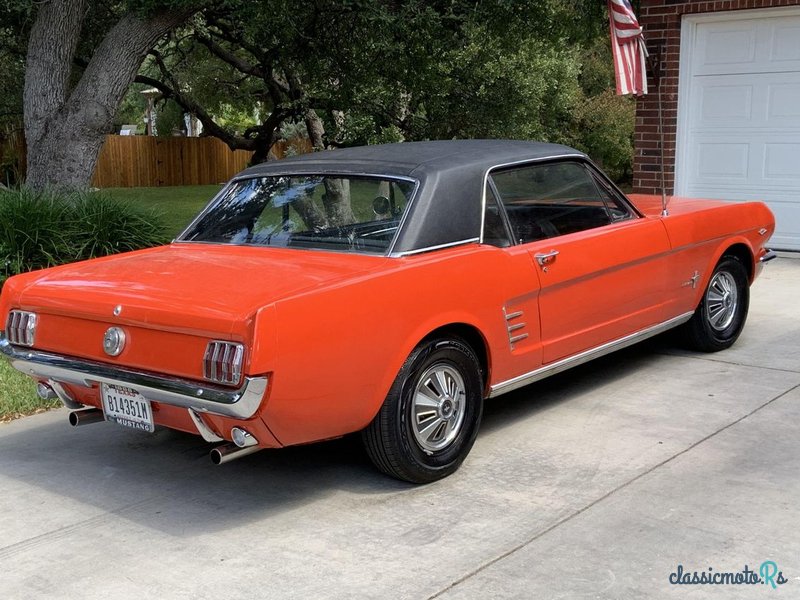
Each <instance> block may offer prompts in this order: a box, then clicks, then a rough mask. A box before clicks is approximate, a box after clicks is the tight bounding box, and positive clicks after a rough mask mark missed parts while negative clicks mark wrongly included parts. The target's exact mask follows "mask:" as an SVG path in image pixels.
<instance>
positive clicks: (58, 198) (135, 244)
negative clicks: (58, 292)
mask: <svg viewBox="0 0 800 600" xmlns="http://www.w3.org/2000/svg"><path fill="white" fill-rule="evenodd" d="M167 241H168V238H167V236H166V235H165V233H164V226H163V224H162V222H161V216H160V215H159V214H157V213H155V212H149V211H143V210H141V209H138V208H136V207H133V206H131V205H128V204H125V203H122V202H120V201H118V200H114V199H113V198H111V197H109V196H107V195H106V194H104V193H103V192H90V191H85V190H84V191H56V190H46V191H33V190H30V189H26V188H20V189H15V190H0V287H2V284H3V282H4V281H5V280H6V279H7V278H8V277H11V276H12V275H16V274H17V273H22V272H24V271H32V270H34V269H41V268H45V267H52V266H55V265H60V264H64V263H68V262H73V261H76V260H85V259H88V258H95V257H98V256H106V255H108V254H115V253H117V252H125V251H128V250H137V249H140V248H147V247H150V246H156V245H159V244H162V243H165V242H167Z"/></svg>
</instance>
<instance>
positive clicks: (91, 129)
mask: <svg viewBox="0 0 800 600" xmlns="http://www.w3.org/2000/svg"><path fill="white" fill-rule="evenodd" d="M110 6H111V8H110V9H109V5H106V4H101V3H99V2H98V3H97V4H96V5H95V3H92V2H89V0H59V1H58V2H56V1H52V0H51V1H47V2H42V3H39V4H38V10H37V12H36V15H35V20H34V22H33V26H32V28H31V31H30V35H29V38H28V46H27V57H26V67H25V85H24V94H23V99H24V125H25V137H26V140H27V144H28V177H27V183H28V185H29V186H31V187H33V188H42V187H44V186H46V185H66V186H85V185H88V184H89V182H90V180H91V177H92V174H93V173H94V168H95V165H96V163H97V157H98V155H99V153H100V148H101V146H102V143H103V139H104V135H105V134H106V133H108V130H109V127H110V125H111V123H112V122H113V118H114V114H115V112H116V110H117V107H118V106H119V103H120V101H121V100H122V98H123V96H124V94H125V92H126V91H127V90H128V88H129V86H130V85H131V82H132V81H133V79H134V77H135V76H136V73H137V71H138V70H139V68H140V66H141V64H142V61H143V59H144V57H145V55H146V53H147V52H148V51H149V50H150V49H151V48H152V47H153V46H154V45H155V44H156V42H157V41H158V40H159V39H160V38H161V37H163V36H164V35H165V34H166V33H167V32H169V31H170V30H172V29H173V28H175V27H176V26H178V25H179V24H181V23H183V22H184V21H185V20H186V19H187V18H188V17H189V16H190V15H191V14H193V13H194V12H196V11H197V10H198V9H199V8H200V5H193V4H190V3H188V2H183V1H177V0H176V1H173V2H166V3H152V4H151V3H147V2H129V3H127V4H122V3H114V4H112V5H110ZM79 49H80V50H82V51H83V52H85V53H86V57H81V56H80V53H79ZM76 63H80V64H81V66H82V67H83V68H82V69H81V70H76V69H75V65H76Z"/></svg>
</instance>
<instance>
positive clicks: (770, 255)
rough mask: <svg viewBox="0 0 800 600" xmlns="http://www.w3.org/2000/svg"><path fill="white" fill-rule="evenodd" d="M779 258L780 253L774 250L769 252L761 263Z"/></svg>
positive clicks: (760, 259)
mask: <svg viewBox="0 0 800 600" xmlns="http://www.w3.org/2000/svg"><path fill="white" fill-rule="evenodd" d="M776 258H778V253H777V252H775V251H774V250H767V251H766V252H765V253H764V254H763V255H762V256H761V257H760V258H759V259H758V261H759V262H762V263H765V262H769V261H771V260H775V259H776Z"/></svg>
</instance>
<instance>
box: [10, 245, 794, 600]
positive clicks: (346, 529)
mask: <svg viewBox="0 0 800 600" xmlns="http://www.w3.org/2000/svg"><path fill="white" fill-rule="evenodd" d="M198 440H199V438H195V437H193V436H189V435H183V434H178V433H173V432H169V431H158V432H156V433H155V434H153V435H148V434H141V433H136V432H130V431H127V430H124V429H122V428H119V427H117V426H114V425H111V424H106V423H102V424H97V425H93V426H87V427H83V428H78V429H72V428H70V427H69V425H68V424H67V414H66V411H64V410H58V411H53V412H50V413H47V414H42V415H38V416H34V417H30V418H27V419H22V420H19V421H16V422H13V423H11V424H8V425H3V426H0V490H2V493H0V597H3V598H10V599H16V598H60V599H61V598H76V599H77V598H103V599H106V598H115V599H116V598H159V599H160V598H166V599H169V598H278V599H284V598H377V599H381V600H384V599H389V598H415V599H416V598H419V599H425V598H434V597H435V598H443V599H447V600H450V599H455V598H620V599H633V598H661V597H665V598H666V597H670V598H684V597H685V598H705V597H708V598H726V599H729V598H754V597H765V598H766V597H784V598H797V597H800V477H798V471H799V470H800V258H788V257H786V258H782V259H781V260H777V261H775V262H773V263H771V264H770V265H769V267H768V268H767V270H766V272H765V273H764V275H763V276H762V278H761V279H760V280H759V281H758V282H757V283H756V285H755V286H754V288H753V294H752V307H751V313H750V319H749V322H748V325H747V327H746V328H745V331H744V333H743V335H742V337H741V338H740V340H739V342H738V344H737V345H736V346H735V347H734V348H733V349H731V350H729V351H727V352H723V353H719V354H713V355H699V354H691V353H686V352H683V351H680V350H676V349H675V348H674V347H673V346H672V345H671V344H670V342H669V340H665V339H656V340H653V341H651V342H649V343H646V344H644V345H639V346H637V347H634V348H631V349H628V350H626V351H623V352H620V353H617V354H614V355H612V356H609V357H606V358H604V359H601V360H599V361H596V362H594V363H592V364H589V365H585V366H583V367H580V368H578V369H575V370H573V371H571V372H567V373H564V374H562V375H560V376H557V377H555V378H552V379H550V380H548V381H544V382H541V383H539V384H535V385H532V386H529V387H527V388H524V389H522V390H519V391H517V392H515V393H513V394H509V395H507V396H504V397H501V398H498V399H497V400H493V401H490V402H489V403H488V406H487V410H486V417H485V422H484V426H483V429H482V431H481V434H480V435H479V437H478V441H477V443H476V444H475V448H474V449H473V451H472V454H471V455H470V457H469V458H468V459H467V461H466V463H465V464H464V466H463V468H462V469H461V470H460V471H459V472H458V473H456V474H455V475H454V476H452V477H450V478H448V479H446V480H445V481H442V482H439V483H436V484H433V485H430V486H426V487H413V486H409V485H405V484H402V483H399V482H396V481H393V480H390V479H387V478H385V477H383V476H381V475H379V474H378V473H377V472H375V471H373V469H372V467H371V466H370V465H369V464H368V462H367V460H366V459H365V458H364V456H363V454H362V452H361V450H360V448H359V445H358V442H357V440H355V439H345V440H340V441H336V442H331V443H325V444H317V445H313V446H308V447H302V448H293V449H288V450H281V451H266V452H262V453H259V454H256V455H253V456H250V457H247V458H244V459H242V460H240V461H236V462H233V463H230V464H228V465H225V466H222V467H214V466H213V465H212V464H211V462H210V460H209V458H208V447H207V446H206V445H205V444H203V443H202V442H200V441H198ZM764 561H774V563H775V565H776V567H778V568H779V569H780V570H781V571H782V573H783V576H784V577H785V579H786V580H787V583H785V584H783V585H780V586H778V587H777V589H772V586H771V585H769V584H760V585H717V586H708V585H705V586H701V585H694V586H692V585H680V586H678V585H671V584H670V582H669V578H670V574H671V573H673V572H675V571H676V569H677V568H678V565H682V566H683V569H684V570H685V571H695V570H697V571H706V572H708V570H709V568H712V569H713V572H717V571H726V572H727V571H730V572H737V571H741V570H742V569H744V567H745V565H747V566H748V568H749V569H750V570H754V571H755V572H756V573H759V569H760V568H761V566H762V564H763V563H764ZM771 569H772V565H771V564H769V563H767V564H766V573H767V575H769V573H770V570H771ZM776 578H777V576H776Z"/></svg>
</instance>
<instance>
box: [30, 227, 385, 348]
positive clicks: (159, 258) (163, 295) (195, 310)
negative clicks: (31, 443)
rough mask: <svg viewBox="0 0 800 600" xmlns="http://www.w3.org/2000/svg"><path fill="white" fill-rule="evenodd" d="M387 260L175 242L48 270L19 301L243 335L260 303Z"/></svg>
mask: <svg viewBox="0 0 800 600" xmlns="http://www.w3.org/2000/svg"><path fill="white" fill-rule="evenodd" d="M389 260H390V259H387V258H385V257H379V256H368V255H350V254H335V253H329V252H316V251H309V250H295V249H292V250H288V249H282V248H255V247H245V246H225V245H209V244H193V243H176V244H172V245H170V246H164V247H161V248H155V249H149V250H143V251H139V252H131V253H127V254H121V255H117V256H111V257H106V258H101V259H96V260H91V261H85V262H80V263H74V264H71V265H65V266H62V267H57V268H54V269H50V270H49V271H47V272H46V273H44V274H43V275H42V276H41V277H39V278H37V279H36V280H35V282H34V283H32V284H31V285H29V286H27V287H26V288H25V289H24V290H23V292H22V294H21V298H20V300H21V305H22V306H23V307H25V308H27V309H29V310H34V311H40V312H44V313H50V314H56V315H65V316H70V317H77V318H83V319H90V320H101V321H110V320H113V321H114V322H116V323H128V324H135V325H139V326H144V327H148V328H157V329H164V330H169V331H180V332H184V333H193V334H203V333H207V332H215V333H217V334H223V333H230V332H232V331H236V330H238V331H240V332H241V328H242V326H244V325H245V322H246V321H247V320H248V317H250V316H251V315H253V314H254V313H255V311H257V310H258V309H260V308H261V307H263V306H266V305H269V304H271V303H273V302H276V301H278V300H282V299H285V298H287V297H289V296H292V295H294V294H298V293H301V292H303V291H306V290H309V289H313V288H316V287H321V286H325V285H328V284H331V283H335V282H339V281H341V280H344V279H346V278H348V277H353V276H358V275H360V274H363V273H367V272H370V271H374V270H377V269H379V268H381V267H382V266H384V265H386V263H387V261H389ZM117 307H120V308H119V311H118V312H119V314H118V315H116V314H115V309H117Z"/></svg>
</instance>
